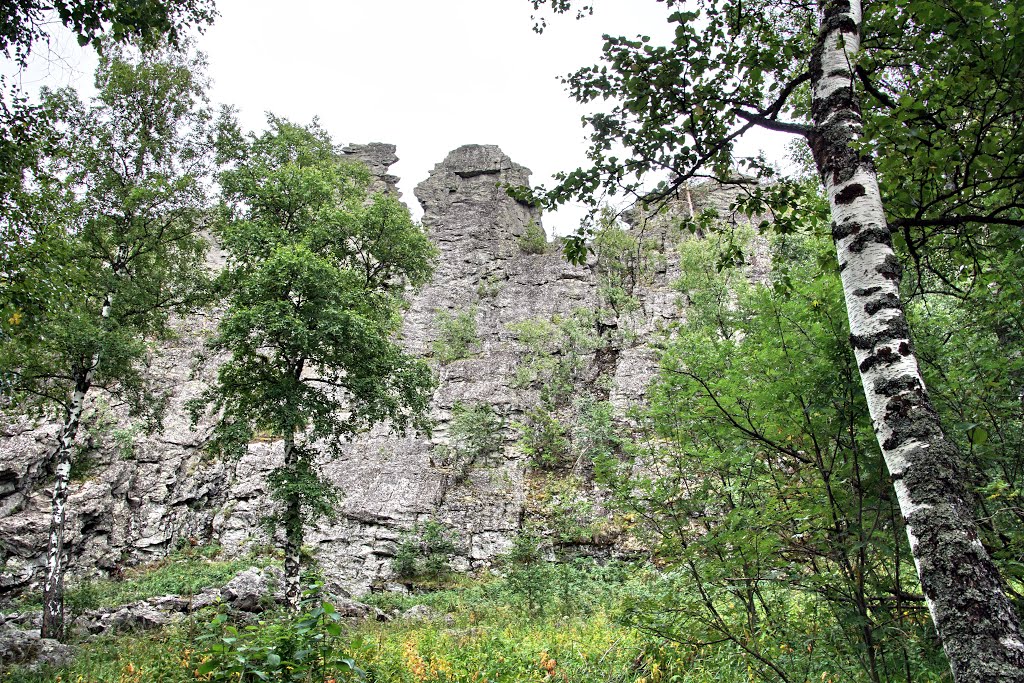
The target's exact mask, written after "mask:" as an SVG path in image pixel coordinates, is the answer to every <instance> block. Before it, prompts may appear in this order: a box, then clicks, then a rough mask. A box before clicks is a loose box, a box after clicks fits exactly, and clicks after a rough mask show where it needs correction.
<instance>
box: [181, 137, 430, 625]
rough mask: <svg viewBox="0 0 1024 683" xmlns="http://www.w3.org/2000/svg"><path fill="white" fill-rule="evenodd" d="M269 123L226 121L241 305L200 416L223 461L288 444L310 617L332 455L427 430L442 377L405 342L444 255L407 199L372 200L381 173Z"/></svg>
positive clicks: (330, 494) (234, 299)
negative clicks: (308, 535) (404, 318)
mask: <svg viewBox="0 0 1024 683" xmlns="http://www.w3.org/2000/svg"><path fill="white" fill-rule="evenodd" d="M269 124H270V125H269V130H268V131H267V132H265V133H263V134H261V135H255V134H253V135H249V136H243V135H242V134H241V133H240V132H239V131H238V129H237V126H236V125H235V123H234V122H233V120H231V119H230V118H226V119H225V120H224V121H222V133H223V134H224V135H223V137H222V141H223V145H224V146H223V150H224V152H223V154H224V158H225V160H229V159H230V160H232V163H233V167H232V168H230V169H229V170H226V171H224V172H223V173H222V174H221V176H220V182H221V189H222V194H223V199H224V204H223V216H222V221H221V222H220V224H219V230H218V233H219V236H220V238H221V240H222V242H223V244H224V247H225V248H226V249H227V251H228V254H229V259H228V265H227V268H226V270H225V271H224V273H223V276H222V285H223V287H225V292H226V294H227V301H228V308H227V311H226V312H225V314H224V317H223V319H222V320H221V323H220V326H219V328H218V332H217V335H216V337H215V338H214V339H213V341H212V344H211V345H212V348H213V349H214V350H219V351H224V352H227V353H228V354H230V358H229V359H228V360H227V361H226V362H225V363H224V364H223V365H221V366H220V368H219V370H218V374H217V380H216V382H215V383H214V385H213V386H212V387H211V388H210V390H209V391H208V392H206V393H205V395H204V396H203V397H201V399H200V400H199V401H198V402H197V403H196V404H195V405H194V408H195V410H196V414H197V415H198V413H199V412H200V411H201V410H202V409H203V408H204V407H205V406H211V405H212V406H213V408H214V410H216V411H217V412H218V414H219V419H218V422H217V429H216V433H215V438H214V440H213V445H214V446H215V447H217V448H218V449H219V450H220V451H221V452H225V453H229V452H236V453H237V452H238V451H239V450H244V448H245V444H246V443H248V442H249V441H250V440H251V439H252V438H253V436H254V435H255V434H256V433H257V432H260V433H262V434H264V435H265V436H270V437H273V438H275V439H279V440H280V442H281V445H282V451H283V464H282V465H281V466H280V467H278V468H277V469H276V470H274V472H273V473H272V474H271V477H270V484H271V487H270V488H271V496H272V498H273V499H274V500H275V502H276V503H277V506H278V512H276V513H275V514H274V516H273V518H272V521H274V522H276V523H277V524H278V525H279V526H280V527H283V529H284V551H285V594H286V597H287V600H288V602H289V604H290V605H291V607H292V608H294V609H297V608H298V603H299V598H300V594H301V583H300V580H301V550H302V543H303V538H304V529H305V527H306V525H307V524H309V523H310V522H311V521H313V520H315V519H316V518H318V517H322V516H324V515H331V514H333V512H334V507H335V502H336V495H335V493H336V492H335V491H334V487H333V486H332V485H331V484H330V482H328V481H326V480H325V479H324V478H323V477H322V476H321V474H320V471H319V466H318V458H320V457H321V454H323V455H324V456H328V457H329V456H330V455H331V454H335V453H337V452H338V451H339V450H340V449H341V448H342V447H343V441H344V439H346V438H347V437H351V436H352V435H354V434H356V433H358V432H360V431H363V430H365V429H368V428H370V427H372V426H374V425H376V424H378V423H382V422H386V423H387V424H389V425H390V426H391V427H392V428H393V429H395V430H397V431H404V430H405V429H406V428H408V427H415V428H424V427H425V426H426V422H425V413H426V409H427V407H428V405H429V401H430V398H431V395H432V392H433V386H434V381H433V377H432V375H431V372H430V370H429V368H428V366H427V365H426V363H425V362H424V361H423V360H422V359H417V358H413V357H411V356H409V355H407V354H406V353H404V352H403V351H402V349H401V347H400V346H399V345H398V344H397V340H396V336H397V334H398V331H399V328H400V325H401V316H400V315H399V313H400V310H401V307H402V302H403V297H404V293H405V288H406V287H407V286H419V285H422V284H423V283H424V282H426V280H427V279H428V278H429V277H430V275H431V274H432V272H433V260H434V254H435V250H434V248H433V246H432V245H431V244H430V242H429V240H428V239H427V237H426V234H425V233H424V232H423V231H422V230H421V229H420V228H419V227H418V226H416V225H415V224H413V222H412V219H411V218H410V216H409V212H408V209H406V208H405V207H404V206H403V205H401V204H400V203H399V202H398V200H397V199H396V198H395V197H393V196H390V195H384V194H378V195H373V196H372V197H371V196H369V194H368V188H369V184H370V181H371V176H370V175H369V172H368V171H367V170H366V168H365V167H363V166H361V165H359V164H355V163H353V162H348V161H345V160H343V159H342V155H341V154H340V152H339V151H338V150H337V149H336V148H335V147H334V145H333V144H332V143H331V140H330V137H329V136H328V135H327V133H326V132H325V131H324V130H323V129H321V128H320V127H319V126H318V125H317V124H315V123H314V124H313V125H311V126H308V127H302V126H298V125H295V124H292V123H290V122H288V121H285V120H283V119H279V118H276V117H271V118H270V121H269Z"/></svg>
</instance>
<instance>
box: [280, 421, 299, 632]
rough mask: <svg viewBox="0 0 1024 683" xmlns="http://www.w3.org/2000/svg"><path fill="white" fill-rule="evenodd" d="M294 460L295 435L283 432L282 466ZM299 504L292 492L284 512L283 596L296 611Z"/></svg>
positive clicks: (297, 603)
mask: <svg viewBox="0 0 1024 683" xmlns="http://www.w3.org/2000/svg"><path fill="white" fill-rule="evenodd" d="M296 460H297V458H296V454H295V435H294V434H285V437H284V466H285V467H286V468H290V467H292V466H294V465H295V464H296ZM299 505H300V501H299V499H298V496H297V495H296V494H295V493H292V494H291V495H290V496H289V498H288V501H287V502H286V503H285V512H284V537H285V538H284V596H285V600H286V601H287V603H288V606H289V607H290V608H291V609H292V610H293V611H296V612H297V611H298V609H299V599H300V597H301V594H302V586H301V578H302V565H301V561H302V557H301V552H302V510H301V509H300V508H299Z"/></svg>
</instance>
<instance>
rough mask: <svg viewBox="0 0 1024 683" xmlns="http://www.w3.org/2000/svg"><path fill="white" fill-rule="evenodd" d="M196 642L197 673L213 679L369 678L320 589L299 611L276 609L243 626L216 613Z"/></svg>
mask: <svg viewBox="0 0 1024 683" xmlns="http://www.w3.org/2000/svg"><path fill="white" fill-rule="evenodd" d="M197 641H198V644H199V645H200V650H199V651H198V653H197V654H198V655H199V657H200V660H201V661H202V663H201V664H200V665H199V667H198V668H197V669H196V677H197V678H202V679H203V680H206V681H210V682H211V683H220V682H222V681H223V682H224V683H227V682H228V681H230V682H231V683H235V682H236V681H241V682H248V681H253V682H255V681H280V682H281V683H285V682H289V683H290V682H293V681H294V682H298V681H365V680H366V676H365V672H364V671H363V670H362V669H360V668H359V667H357V666H356V663H355V661H354V660H353V659H351V658H350V657H348V656H347V655H346V653H345V651H344V649H343V648H342V643H343V641H342V624H341V616H340V615H339V614H338V612H337V610H336V609H335V608H334V605H332V604H331V603H329V602H326V601H323V600H321V599H320V596H319V591H318V590H317V589H315V588H314V589H313V590H312V591H308V592H307V593H306V594H305V600H304V601H303V603H302V604H301V606H300V611H299V612H298V613H292V612H290V611H280V612H273V613H270V614H269V615H267V616H266V617H264V618H263V619H260V621H259V622H258V623H256V624H249V625H247V626H242V627H239V626H236V625H235V624H233V623H231V621H230V620H229V618H228V616H227V615H226V614H224V613H220V614H217V616H215V617H214V618H213V620H212V621H211V622H210V624H209V625H208V626H207V627H206V629H205V632H204V633H203V634H202V635H200V636H199V637H198V638H197Z"/></svg>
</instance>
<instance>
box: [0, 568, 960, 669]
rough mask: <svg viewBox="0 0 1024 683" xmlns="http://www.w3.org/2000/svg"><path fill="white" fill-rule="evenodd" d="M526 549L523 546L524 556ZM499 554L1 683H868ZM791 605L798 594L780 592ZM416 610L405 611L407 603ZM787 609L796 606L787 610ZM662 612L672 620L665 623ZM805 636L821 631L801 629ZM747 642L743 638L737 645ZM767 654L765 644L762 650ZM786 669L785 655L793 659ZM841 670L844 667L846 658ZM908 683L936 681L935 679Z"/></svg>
mask: <svg viewBox="0 0 1024 683" xmlns="http://www.w3.org/2000/svg"><path fill="white" fill-rule="evenodd" d="M527 550H528V549H527ZM520 551H521V552H519V553H518V554H515V553H513V554H511V555H510V556H509V557H511V558H518V559H510V560H507V561H506V563H505V565H504V566H503V567H502V568H501V571H502V572H503V573H504V576H486V577H481V578H479V579H478V580H475V581H466V582H465V583H464V584H462V585H459V586H457V587H453V588H448V589H443V590H433V591H429V592H424V593H405V594H399V593H380V594H373V595H370V596H366V597H365V598H364V600H365V601H366V602H369V603H371V604H372V605H374V606H376V607H378V608H379V609H381V610H383V611H384V612H386V613H388V614H389V615H391V617H392V619H391V620H390V621H388V622H377V621H373V620H365V621H349V620H344V619H341V618H340V617H339V616H337V613H336V612H335V611H334V609H333V607H332V606H330V605H329V604H328V603H325V602H320V600H319V599H318V598H316V596H312V597H311V598H310V599H308V600H307V602H306V603H305V604H304V607H303V611H301V612H299V613H297V614H291V613H288V612H286V611H284V610H278V611H270V612H265V613H263V614H261V615H258V616H256V617H253V616H250V617H245V618H240V617H234V616H232V615H230V614H229V613H227V612H226V611H224V610H223V609H221V610H216V611H208V612H207V613H205V614H200V615H197V616H195V617H193V618H191V619H189V620H186V621H185V622H183V623H180V624H178V625H175V626H173V627H170V628H167V629H164V630H162V631H157V632H149V633H138V634H127V635H121V636H110V637H103V638H99V639H96V640H93V641H90V642H85V643H82V644H80V645H79V651H78V656H77V658H76V659H75V660H74V662H73V663H72V664H71V665H70V666H69V667H67V668H65V669H62V670H48V671H42V672H36V673H29V672H27V671H24V670H20V669H13V670H10V671H8V672H6V673H5V674H4V675H3V677H2V680H3V682H4V683H44V682H54V681H59V682H60V683H142V682H143V681H147V682H148V681H161V682H166V683H179V682H181V683H183V682H184V681H196V680H200V681H210V682H211V683H218V682H220V681H225V682H226V681H233V682H235V681H237V682H238V683H255V682H256V681H282V682H284V681H305V682H310V681H316V682H318V683H341V682H342V681H366V682H368V683H549V682H551V681H562V682H564V683H570V682H577V681H588V682H589V681H605V682H610V683H741V682H743V683H749V682H750V681H758V680H762V681H769V680H792V681H794V683H795V682H796V681H800V683H804V682H806V681H814V682H815V683H818V682H820V683H838V682H839V681H844V682H845V681H862V680H863V681H866V680H868V679H867V678H866V677H864V676H862V675H861V674H860V673H859V672H858V671H856V669H855V668H850V667H848V666H847V667H846V668H845V669H844V668H843V666H842V665H840V664H838V663H835V662H833V661H832V659H831V656H830V655H829V652H828V651H827V650H826V649H824V647H825V645H826V639H820V640H818V641H816V642H817V647H818V648H822V649H821V651H815V652H813V653H811V649H810V648H808V649H807V650H806V652H804V653H803V654H801V652H800V651H794V652H792V653H789V654H787V656H788V657H791V658H795V659H800V661H801V662H804V664H801V666H800V667H798V668H799V669H800V673H801V675H800V676H799V678H786V679H781V678H779V679H776V678H772V677H771V675H768V676H767V677H765V672H764V671H763V670H762V671H760V675H759V671H758V666H757V663H756V661H753V660H752V659H751V658H750V657H749V656H745V655H744V652H743V649H742V647H738V646H737V644H735V643H728V642H720V643H710V644H701V643H696V642H686V641H685V639H680V638H676V639H670V638H664V637H661V636H659V635H658V634H657V633H655V632H652V631H651V630H650V629H646V628H636V627H635V624H636V618H635V617H636V614H635V613H634V612H633V610H635V609H636V606H637V605H638V604H643V603H644V602H645V601H646V600H649V599H650V595H651V591H652V588H653V587H654V585H655V584H656V583H658V582H659V581H658V579H657V576H658V574H657V573H656V571H655V570H653V569H650V568H643V567H639V566H636V565H629V564H625V563H616V562H610V563H606V564H599V563H596V562H593V561H582V560H577V561H574V562H567V563H563V564H556V563H552V562H548V561H547V560H546V559H545V558H543V557H539V556H538V555H537V554H535V553H530V552H527V551H523V550H522V549H520ZM792 600H793V603H792V604H793V605H795V606H796V605H798V604H799V602H800V599H799V598H798V597H797V596H792ZM415 606H423V608H421V609H417V610H415V611H414V612H409V613H408V614H406V613H407V612H408V611H409V610H410V609H411V608H412V607H415ZM797 612H799V610H797ZM666 617H668V618H671V615H670V614H666ZM804 626H806V627H808V628H813V629H819V628H827V618H826V619H824V620H823V621H821V622H820V623H814V624H811V623H806V624H804ZM752 643H753V641H752V640H751V641H749V642H747V643H744V645H745V646H747V647H749V646H751V644H752ZM765 646H766V647H767V645H765ZM794 661H795V660H794ZM847 664H849V662H847ZM914 680H919V681H940V680H942V679H941V674H936V675H935V676H934V677H932V676H930V675H925V676H924V677H920V678H916V679H914Z"/></svg>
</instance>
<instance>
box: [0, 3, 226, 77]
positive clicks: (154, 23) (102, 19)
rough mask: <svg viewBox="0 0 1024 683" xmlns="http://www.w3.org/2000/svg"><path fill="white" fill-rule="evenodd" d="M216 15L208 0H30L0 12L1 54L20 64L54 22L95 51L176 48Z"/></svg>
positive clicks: (46, 33) (46, 36) (22, 63)
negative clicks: (113, 46)
mask: <svg viewBox="0 0 1024 683" xmlns="http://www.w3.org/2000/svg"><path fill="white" fill-rule="evenodd" d="M216 16H217V12H216V10H215V9H214V3H213V1H212V0H173V1H171V2H167V1H166V0H163V1H158V0H142V1H140V2H134V3H132V4H131V5H127V6H126V5H124V4H123V3H119V2H116V0H49V1H47V0H33V1H31V2H18V3H13V4H8V5H4V8H3V10H0V52H3V54H4V56H5V57H7V58H8V59H14V60H15V62H16V63H17V64H18V65H19V66H25V65H26V63H27V60H28V56H29V54H30V53H31V51H32V48H33V46H34V45H35V44H36V43H38V42H39V41H41V40H42V41H45V40H47V39H48V38H49V35H50V30H51V27H52V25H53V23H54V20H55V19H56V20H57V21H59V22H60V23H61V24H63V25H64V27H65V28H67V29H69V30H70V31H72V32H73V33H74V34H75V36H76V38H77V40H78V44H79V45H83V46H84V45H89V44H90V43H91V44H93V45H95V46H96V48H97V49H101V48H106V47H110V43H122V42H132V43H138V44H142V45H148V46H152V45H154V44H158V43H161V42H168V43H170V44H171V45H177V44H178V43H179V42H180V41H182V40H183V38H184V36H185V35H186V34H187V30H188V29H189V28H190V27H193V26H194V27H197V28H198V29H199V30H202V29H203V27H205V25H207V24H210V23H211V22H212V21H213V19H214V17H216Z"/></svg>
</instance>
